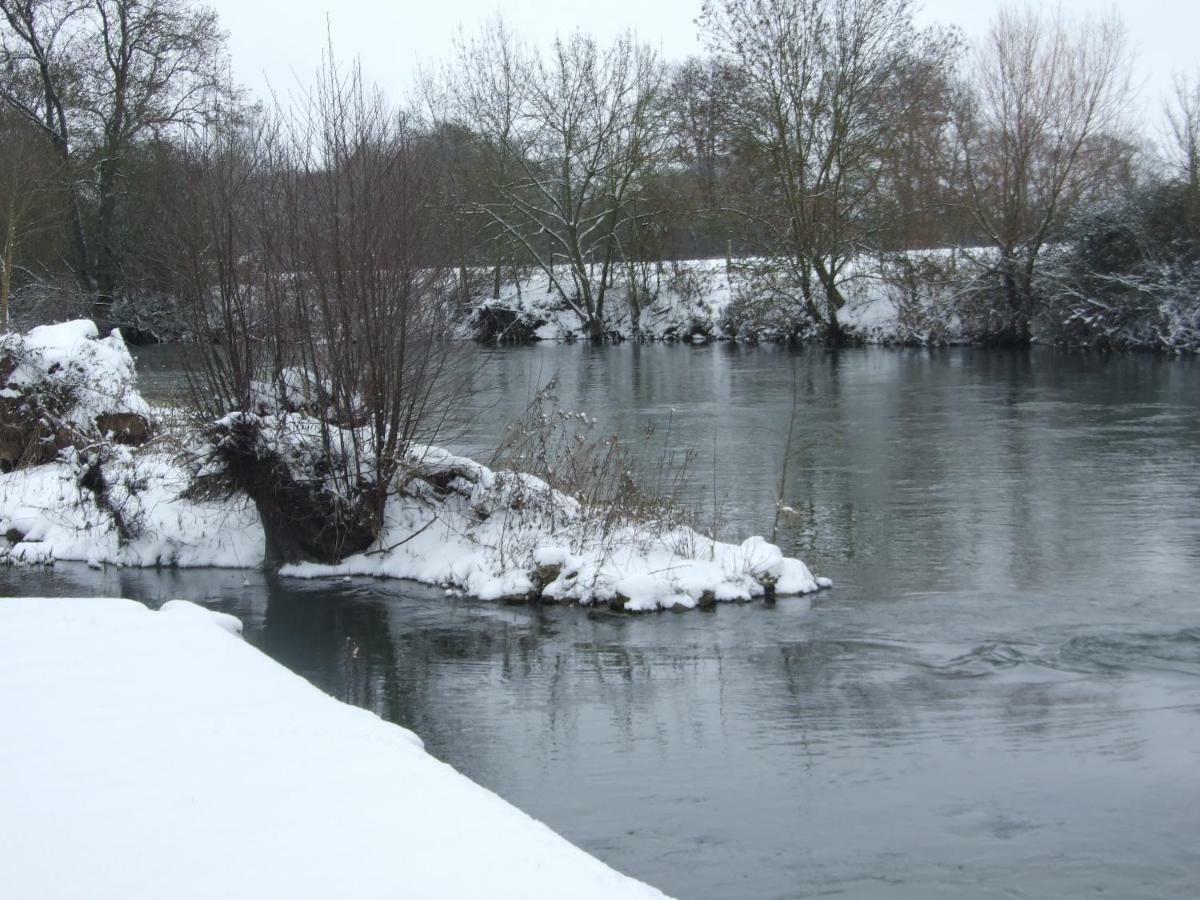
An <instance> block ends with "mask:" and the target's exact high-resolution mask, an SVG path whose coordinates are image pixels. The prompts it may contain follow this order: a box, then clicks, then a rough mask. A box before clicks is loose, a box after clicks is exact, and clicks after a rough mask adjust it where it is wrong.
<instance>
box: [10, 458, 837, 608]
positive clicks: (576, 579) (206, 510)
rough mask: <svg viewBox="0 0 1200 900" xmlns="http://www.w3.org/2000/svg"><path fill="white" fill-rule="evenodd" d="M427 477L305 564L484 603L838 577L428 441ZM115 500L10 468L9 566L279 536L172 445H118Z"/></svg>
mask: <svg viewBox="0 0 1200 900" xmlns="http://www.w3.org/2000/svg"><path fill="white" fill-rule="evenodd" d="M414 468H415V469H416V471H417V472H418V473H419V476H420V477H414V478H412V479H411V480H410V481H409V482H408V485H407V487H406V488H405V489H404V490H403V491H402V492H400V493H398V494H397V495H396V496H394V497H393V498H392V499H391V501H390V502H389V504H388V508H387V513H386V523H385V527H384V530H383V533H382V534H381V535H380V538H379V539H378V541H376V543H375V545H374V547H373V549H371V550H369V551H367V552H366V553H361V554H358V555H355V556H351V557H349V558H347V559H346V560H345V561H344V562H343V563H342V564H341V565H338V566H318V565H315V564H302V565H299V566H290V567H286V568H285V569H283V574H285V575H293V576H298V577H306V578H313V577H321V576H330V575H351V574H354V575H372V576H377V577H387V578H409V579H413V580H415V581H421V582H425V583H427V584H437V585H444V586H447V587H453V588H458V589H461V590H463V591H466V592H467V593H470V594H472V595H474V596H477V597H480V598H481V599H485V600H494V599H501V598H529V599H539V598H540V599H542V600H546V601H558V602H577V603H582V604H595V603H610V604H616V605H620V606H621V607H622V608H624V609H627V610H629V611H647V610H654V609H665V608H671V607H680V608H690V607H695V606H698V605H703V604H705V603H706V602H714V603H715V602H720V601H735V600H741V601H745V600H750V599H752V598H754V597H760V596H762V595H763V594H764V593H765V592H766V591H767V590H768V589H769V588H773V589H774V591H775V592H776V593H777V594H780V595H787V594H804V593H809V592H811V591H815V590H818V589H819V588H822V587H828V586H829V582H828V581H827V580H825V579H818V578H815V577H814V576H813V575H812V573H811V572H809V570H808V568H807V567H806V566H805V565H804V563H802V562H800V561H799V560H796V559H787V558H785V557H784V556H783V554H782V553H781V552H780V550H779V548H778V547H776V546H774V545H772V544H769V543H767V542H766V541H764V540H763V539H762V538H760V537H753V538H749V539H748V540H746V541H743V542H742V543H741V544H728V543H723V542H720V541H713V540H710V539H709V538H707V537H704V536H703V535H700V534H697V533H696V532H694V531H692V530H690V529H687V528H679V527H675V528H669V529H658V528H655V527H654V526H653V525H651V524H646V525H634V524H629V525H626V526H625V527H623V528H620V529H618V530H616V531H614V532H606V533H599V532H598V531H597V530H596V529H595V528H594V527H593V526H592V525H591V524H589V521H588V517H587V511H586V510H584V509H582V508H581V507H580V506H579V504H578V503H576V502H575V501H574V500H572V499H571V498H569V497H566V496H564V495H563V494H560V493H558V492H557V491H554V490H552V489H551V488H550V487H549V486H548V485H546V484H545V483H544V482H542V481H539V480H538V479H536V478H532V477H530V476H528V475H522V474H519V473H515V472H505V471H501V472H494V471H492V470H491V469H489V468H487V467H486V466H483V465H480V464H479V463H476V462H474V461H473V460H470V459H466V458H464V457H459V456H454V455H453V454H450V453H448V452H447V451H445V450H442V449H439V448H435V447H429V448H420V450H419V456H418V457H417V459H416V460H414ZM104 472H105V480H106V481H107V483H108V495H107V502H108V504H109V505H110V506H112V507H114V508H115V510H116V511H117V512H119V513H120V515H121V516H122V518H123V521H124V524H125V527H126V530H127V531H132V533H133V536H132V537H129V538H122V536H121V533H120V529H119V528H118V525H117V522H116V521H115V520H114V510H113V509H110V508H107V507H106V506H102V505H101V504H99V503H98V502H97V500H96V497H95V495H94V494H93V493H92V492H90V491H88V490H87V489H85V488H83V487H81V486H80V483H79V482H80V477H81V467H80V466H79V465H78V464H76V463H75V462H74V461H73V460H72V459H71V458H69V457H68V458H66V459H63V460H60V461H58V462H54V463H48V464H46V465H42V466H34V467H31V468H27V469H21V470H18V471H16V472H10V473H6V474H0V534H3V535H7V541H0V563H5V562H6V563H10V564H43V565H44V564H51V563H53V562H54V561H56V560H63V561H68V560H70V561H78V562H87V563H89V564H91V565H100V564H112V565H121V566H151V567H157V566H180V567H188V566H219V567H231V568H258V567H261V566H262V564H263V557H264V552H265V542H264V537H263V531H262V526H261V524H260V522H259V519H258V515H257V513H256V512H255V511H254V508H253V506H252V505H251V504H250V503H249V502H248V501H246V500H244V499H240V498H233V499H230V500H225V501H216V500H213V501H207V502H201V501H197V500H193V499H189V497H188V495H187V494H186V493H185V491H186V488H187V486H188V484H189V482H190V474H189V472H188V471H187V470H186V469H185V468H183V467H182V466H181V465H180V463H179V462H178V461H177V460H176V459H175V458H173V457H172V456H171V455H169V454H167V453H163V452H159V451H153V450H142V451H136V450H131V449H130V448H116V449H115V451H114V453H113V455H112V458H111V459H110V460H109V461H108V462H106V463H105V465H104Z"/></svg>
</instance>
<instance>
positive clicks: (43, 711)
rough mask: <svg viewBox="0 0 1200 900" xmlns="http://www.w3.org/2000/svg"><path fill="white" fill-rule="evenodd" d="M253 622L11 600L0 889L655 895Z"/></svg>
mask: <svg viewBox="0 0 1200 900" xmlns="http://www.w3.org/2000/svg"><path fill="white" fill-rule="evenodd" d="M240 630H241V625H240V623H239V622H238V621H237V620H236V619H234V618H232V617H231V616H226V615H223V614H219V613H213V612H210V611H208V610H205V609H202V608H200V607H198V606H194V605H193V604H190V603H184V602H180V601H174V602H171V603H168V604H166V605H165V606H164V607H163V608H162V610H160V611H158V612H152V611H150V610H149V609H147V608H146V607H144V606H142V605H140V604H137V603H134V602H132V601H129V600H108V599H94V598H87V599H61V598H57V599H38V598H22V599H0V710H3V723H4V724H3V735H4V737H3V740H0V873H3V874H2V875H0V879H2V881H0V883H2V887H0V893H2V894H3V895H4V896H5V897H12V898H22V900H51V898H83V897H88V898H113V900H117V898H120V900H137V898H143V897H144V898H157V897H172V898H176V900H181V898H191V897H194V898H206V900H207V898H215V897H223V898H240V897H246V898H256V900H257V898H263V897H288V898H309V897H311V898H320V900H330V898H337V897H359V898H383V897H411V898H414V900H415V898H421V900H437V898H464V900H474V898H483V897H487V898H497V900H498V898H514V900H515V898H522V900H534V898H547V900H550V898H553V900H559V898H563V897H571V898H575V900H589V898H595V900H616V898H646V900H648V898H661V897H663V895H662V894H661V893H660V892H659V891H657V890H654V889H653V888H650V887H648V886H646V885H644V884H642V883H640V882H637V881H634V880H633V879H630V878H627V877H625V876H623V875H620V874H619V873H617V872H615V871H614V870H612V869H610V868H609V867H608V866H606V865H604V864H603V863H601V862H600V861H598V860H597V859H595V858H594V857H592V856H590V855H588V854H587V853H584V852H583V851H582V850H580V849H578V848H577V847H574V846H573V845H571V844H569V843H568V842H567V841H565V840H564V839H563V838H561V837H559V836H558V835H556V834H555V833H554V832H552V831H551V830H550V829H549V828H547V827H546V826H545V825H542V824H541V823H539V822H537V821H535V820H534V819H531V818H530V817H529V816H527V815H525V814H524V813H522V812H521V811H519V810H517V809H516V808H515V807H513V806H510V805H509V804H508V803H506V802H504V801H503V800H502V799H500V798H499V797H497V796H496V795H495V794H492V793H491V792H490V791H487V790H485V789H483V788H481V787H479V786H478V785H476V784H474V783H473V782H471V781H470V780H469V779H467V778H465V777H464V776H462V775H460V774H459V773H458V772H456V771H454V770H453V769H452V768H450V767H449V766H447V765H445V764H444V763H441V762H439V761H438V760H436V759H434V758H433V757H431V756H430V755H429V754H427V753H426V752H425V751H424V750H423V749H422V746H421V742H420V740H419V739H418V738H417V737H416V736H415V735H414V734H412V733H411V732H409V731H406V730H405V729H403V728H399V727H397V726H395V725H392V724H389V723H387V722H384V721H382V720H381V719H379V718H378V717H377V716H375V715H374V714H372V713H369V712H367V711H365V710H361V709H357V708H355V707H351V706H346V705H344V704H342V703H339V702H338V701H336V700H334V699H332V698H331V697H328V696H326V695H325V694H323V693H321V692H320V691H319V690H317V689H316V688H314V687H313V686H312V685H310V684H309V683H308V682H307V681H305V680H304V679H302V678H300V677H299V676H298V675H294V674H292V673H291V672H289V671H287V670H286V669H284V668H283V667H282V666H279V665H277V664H276V663H274V662H273V661H271V660H270V659H268V658H267V657H266V656H263V655H262V654H260V653H259V652H258V651H257V650H255V649H253V648H252V647H250V646H249V645H247V644H245V643H244V642H243V641H242V640H241V638H240V637H239V636H238V633H239V632H240ZM631 814H636V813H635V811H631Z"/></svg>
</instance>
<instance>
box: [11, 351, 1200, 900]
mask: <svg viewBox="0 0 1200 900" xmlns="http://www.w3.org/2000/svg"><path fill="white" fill-rule="evenodd" d="M141 367H142V372H143V373H144V375H145V376H146V377H147V378H148V380H149V381H151V383H152V384H157V385H159V387H160V388H162V389H164V390H165V389H166V388H167V387H168V386H169V384H170V382H171V378H172V377H173V376H172V372H171V366H170V363H169V358H168V357H167V356H163V357H161V358H157V357H155V356H154V355H153V353H151V354H148V355H143V357H142V360H141ZM156 373H157V374H156ZM554 373H557V374H558V376H559V379H560V387H559V396H560V399H561V401H562V403H563V405H564V406H566V407H569V408H574V409H581V410H586V411H588V412H590V413H592V414H594V415H595V416H597V417H598V418H599V420H600V422H601V425H600V426H598V427H600V428H608V427H615V425H616V424H617V423H619V424H621V425H622V426H623V428H624V430H626V431H627V432H632V431H634V430H638V429H640V428H641V427H642V426H644V425H646V424H647V423H654V424H655V426H656V429H657V430H656V440H657V441H658V443H659V444H661V443H662V442H669V443H671V444H672V445H673V446H677V447H684V446H691V447H695V448H696V449H697V450H698V451H699V453H700V455H699V459H698V460H697V462H696V463H695V464H694V465H693V467H692V468H691V470H690V471H689V475H688V482H687V483H688V488H689V495H690V499H691V501H692V502H693V503H695V504H696V505H697V507H698V508H702V509H703V510H705V512H704V515H705V516H706V517H710V518H711V516H712V511H713V508H714V507H715V508H716V509H717V510H718V514H717V516H716V519H717V521H718V523H719V527H720V528H721V529H722V530H723V531H724V532H725V533H726V534H727V535H729V536H730V537H733V536H737V537H743V536H745V535H746V534H750V533H769V530H770V528H771V526H772V522H773V519H774V507H775V501H776V496H777V493H778V480H779V473H780V465H781V460H782V457H783V453H784V443H785V437H786V433H787V429H788V420H789V416H790V411H791V409H792V406H793V403H794V402H795V404H796V409H797V415H798V418H797V439H796V441H795V445H794V447H793V452H794V456H793V459H792V462H791V464H790V478H789V479H788V482H787V485H786V489H785V492H784V493H785V497H784V499H785V502H786V503H787V504H788V505H789V506H790V507H792V508H794V509H795V510H796V514H795V515H789V516H787V517H785V518H784V519H782V520H781V532H780V542H781V543H782V544H784V546H785V548H786V549H788V550H789V551H790V552H793V553H796V554H798V555H800V556H802V557H803V558H805V559H806V561H808V563H809V564H810V566H811V567H812V568H813V569H814V571H817V572H819V573H820V574H823V575H828V576H830V577H832V578H833V579H834V580H835V583H836V586H835V588H834V590H832V591H829V592H824V593H822V594H819V595H817V596H816V597H814V598H811V599H810V600H809V599H801V600H783V601H781V602H780V603H779V604H778V605H777V606H775V607H774V608H766V607H763V606H762V605H759V604H753V605H748V606H722V607H721V608H720V609H718V610H717V611H716V612H714V613H711V614H709V613H700V612H692V613H686V614H678V613H664V614H659V615H653V616H644V617H628V616H622V615H615V614H611V613H608V612H597V611H586V610H580V609H562V608H543V609H534V608H524V607H506V606H499V605H495V604H484V603H477V602H472V601H467V600H464V599H461V598H456V597H448V596H446V595H445V594H444V593H443V592H441V591H439V590H435V589H431V588H424V587H420V586H416V585H411V584H404V583H394V582H393V583H389V582H375V581H369V580H355V581H352V582H318V583H306V582H296V581H278V580H275V579H268V578H265V577H264V576H262V575H261V574H257V573H251V574H250V576H249V577H248V578H244V575H243V573H240V572H238V573H234V572H219V571H202V572H196V571H193V572H162V573H156V572H141V571H128V570H126V571H119V570H111V569H110V570H108V571H105V572H101V573H94V572H90V571H89V570H87V569H85V568H82V567H77V566H68V565H60V566H59V567H58V568H57V569H56V570H54V571H53V572H52V573H48V574H41V573H34V572H25V571H22V572H8V573H0V590H5V591H7V592H10V593H26V594H36V593H80V594H120V595H124V596H129V597H136V598H140V599H143V600H146V601H147V602H150V603H152V604H156V603H158V602H161V601H163V600H166V599H170V598H174V597H187V598H191V599H199V600H203V601H205V602H207V603H210V604H211V605H212V606H214V607H216V608H219V609H223V610H226V611H229V612H232V613H234V614H236V615H238V616H240V617H242V618H243V620H244V621H245V622H246V626H247V637H248V639H249V640H251V641H252V642H253V643H255V644H256V645H258V646H260V647H261V648H263V649H264V650H265V651H266V652H267V653H269V654H271V655H272V656H273V657H275V658H276V659H278V660H279V661H280V662H282V663H283V664H285V665H287V666H289V667H290V668H292V669H294V670H295V671H297V672H299V673H301V674H303V675H304V676H306V677H308V678H310V679H311V680H312V681H313V682H314V683H316V684H317V685H319V686H320V687H322V688H323V689H325V690H327V691H329V692H330V693H332V694H333V695H334V696H337V697H340V698H342V699H345V700H347V701H349V702H353V703H357V704H359V705H362V706H365V707H367V708H370V709H373V710H375V711H377V712H379V713H380V714H381V715H383V716H384V717H386V718H389V719H391V720H393V721H396V722H400V723H401V724H404V725H406V726H408V727H410V728H413V729H415V730H416V731H418V732H419V733H420V734H421V735H422V737H423V738H424V739H425V741H426V744H427V746H428V748H429V749H430V750H431V751H432V752H433V753H435V754H436V755H437V756H439V757H441V758H442V759H445V760H446V761H448V762H450V763H451V764H453V765H455V766H456V767H457V768H459V769H460V770H461V771H463V772H465V773H466V774H467V775H469V776H470V777H472V778H474V779H475V780H477V781H479V782H481V783H482V784H484V785H486V786H488V787H490V788H492V789H494V790H496V791H497V792H498V793H500V794H501V795H502V796H504V797H505V798H506V799H508V800H510V801H512V802H514V803H516V804H517V805H518V806H520V807H521V808H523V809H525V810H527V811H528V812H529V813H531V814H532V815H534V816H536V817H538V818H540V819H543V820H544V821H546V822H547V823H548V824H549V825H551V827H553V828H555V829H556V830H557V831H559V832H560V833H562V834H564V835H565V836H566V837H568V838H569V839H571V840H572V841H575V842H576V843H578V844H580V845H581V846H583V847H584V848H586V849H588V850H590V851H591V852H593V853H595V854H597V855H598V856H600V857H601V858H602V859H604V860H605V861H607V862H609V863H611V864H613V865H614V866H616V867H617V868H619V869H621V870H622V871H625V872H627V873H629V874H631V875H634V876H637V877H639V878H642V879H645V880H647V881H649V882H651V883H653V884H655V885H657V886H659V887H661V888H662V889H663V890H665V891H667V892H668V893H672V894H675V895H677V896H680V897H696V898H713V900H716V898H791V897H809V896H827V895H834V896H838V895H841V896H847V897H905V898H927V897H988V898H990V897H997V898H999V897H1081V896H1097V895H1108V896H1114V897H1122V898H1136V897H1146V898H1151V897H1155V898H1161V897H1184V896H1195V895H1197V894H1198V893H1200V599H1198V596H1200V589H1198V585H1200V366H1198V365H1197V364H1196V363H1195V361H1192V360H1186V359H1185V360H1168V359H1163V358H1158V357H1143V356H1133V355H1128V356H1099V355H1088V354H1068V353H1059V352H1056V351H1051V350H1036V351H1034V352H1031V353H1021V354H1008V353H997V352H987V351H977V350H952V351H941V352H932V353H931V352H923V351H922V352H914V351H891V350H878V349H871V350H854V351H843V352H841V353H830V352H826V351H821V350H804V351H788V350H785V349H782V348H770V347H768V348H761V349H753V348H731V347H724V346H717V347H707V348H690V347H660V346H652V347H638V346H622V347H609V348H599V349H593V348H588V347H538V348H529V349H519V350H505V351H497V352H485V351H481V365H480V368H479V371H478V374H477V376H476V389H477V395H476V398H475V399H474V401H473V406H474V410H473V415H472V416H471V417H470V419H469V425H468V427H467V428H466V430H465V431H463V432H462V433H461V434H459V435H458V436H457V437H456V442H457V446H459V448H460V449H463V450H466V451H469V452H473V453H481V452H482V451H484V450H485V449H489V448H490V447H492V446H494V445H495V443H496V440H497V438H498V436H499V434H500V432H501V430H502V428H503V425H504V424H505V423H506V422H508V421H511V419H512V418H514V417H515V416H516V415H517V414H519V412H520V410H521V409H522V408H523V407H524V406H525V404H526V402H527V400H528V397H529V396H530V394H531V392H532V390H533V389H534V385H536V384H538V383H540V382H542V381H544V380H545V379H546V378H548V377H549V376H550V375H551V374H554ZM156 379H157V380H156ZM668 425H669V427H668ZM650 452H657V451H656V450H655V449H653V448H651V451H650ZM244 582H248V583H244Z"/></svg>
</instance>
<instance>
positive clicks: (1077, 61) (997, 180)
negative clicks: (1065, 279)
mask: <svg viewBox="0 0 1200 900" xmlns="http://www.w3.org/2000/svg"><path fill="white" fill-rule="evenodd" d="M1128 99H1129V51H1128V44H1127V41H1126V38H1125V30H1124V28H1123V26H1122V25H1121V23H1120V21H1119V20H1118V19H1116V18H1114V17H1109V18H1099V19H1097V18H1085V19H1083V20H1081V21H1079V22H1072V21H1070V20H1068V19H1066V18H1064V17H1063V16H1062V15H1061V14H1055V15H1053V16H1048V15H1045V14H1042V13H1038V12H1034V11H1033V10H1031V9H1024V10H1020V9H1014V8H1005V9H1003V10H1001V12H1000V14H999V15H998V17H997V18H996V20H995V22H994V23H993V25H992V28H991V30H990V31H989V32H988V34H987V36H986V38H985V39H984V40H983V42H982V43H981V44H980V45H979V47H978V48H977V49H976V52H975V54H974V57H973V58H972V60H971V65H970V67H969V70H968V73H967V76H966V83H965V85H964V88H963V95H962V101H961V104H960V108H959V113H958V118H957V129H958V140H959V146H960V149H961V153H962V163H963V166H962V168H963V175H964V177H963V181H962V202H963V203H964V204H965V206H966V207H967V208H968V209H969V210H970V212H971V214H972V215H973V217H974V218H975V220H976V222H977V223H978V225H979V227H980V229H981V230H982V232H983V233H984V235H985V236H986V238H987V241H988V242H989V244H990V245H991V246H992V247H993V248H994V249H995V252H996V253H997V259H996V262H995V271H996V274H997V276H998V278H999V280H1000V283H1001V290H1002V297H1003V301H1004V305H1005V307H1006V309H1005V310H1004V311H1003V312H1002V313H1001V315H1000V321H998V322H997V325H996V332H997V335H996V336H997V338H998V339H1000V340H1016V341H1028V339H1029V329H1030V321H1031V319H1032V317H1033V315H1034V312H1035V308H1034V307H1035V302H1036V298H1035V296H1034V281H1035V279H1034V276H1035V273H1036V269H1037V264H1038V259H1039V255H1040V254H1041V252H1042V250H1043V248H1044V247H1045V246H1046V243H1047V242H1048V241H1049V240H1051V239H1052V238H1053V236H1054V235H1055V230H1056V228H1058V227H1060V226H1061V225H1062V223H1063V222H1064V220H1065V217H1066V215H1067V214H1068V213H1069V212H1070V211H1071V210H1072V209H1073V208H1074V207H1075V206H1076V205H1077V204H1078V203H1079V202H1080V201H1081V200H1082V199H1083V198H1085V197H1086V196H1087V194H1088V193H1089V192H1090V191H1095V190H1096V189H1097V188H1098V187H1100V186H1102V185H1103V184H1104V183H1105V180H1106V171H1107V170H1108V169H1109V168H1110V167H1111V166H1112V165H1113V164H1114V163H1116V162H1119V159H1120V154H1121V152H1122V150H1123V147H1122V143H1121V141H1122V138H1123V135H1124V119H1125V115H1126V106H1127V103H1128Z"/></svg>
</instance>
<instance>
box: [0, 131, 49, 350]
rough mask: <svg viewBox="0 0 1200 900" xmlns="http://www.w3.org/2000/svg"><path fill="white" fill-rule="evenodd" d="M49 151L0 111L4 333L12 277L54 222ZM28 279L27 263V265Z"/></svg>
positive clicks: (0, 309)
mask: <svg viewBox="0 0 1200 900" xmlns="http://www.w3.org/2000/svg"><path fill="white" fill-rule="evenodd" d="M48 149H49V148H48V146H47V145H46V142H45V141H44V140H42V137H41V135H40V134H38V133H37V132H36V131H34V129H32V128H31V127H30V126H29V124H28V123H27V122H25V121H23V120H21V119H19V118H17V117H15V116H14V115H13V114H12V113H10V112H9V111H7V110H0V158H2V159H3V160H4V165H3V167H2V168H0V330H5V331H7V330H8V327H9V303H10V299H11V297H12V291H13V274H14V272H15V270H16V269H17V267H18V265H19V262H18V259H19V256H20V254H22V253H23V252H24V251H25V249H26V248H27V247H28V245H29V244H30V243H31V239H32V238H34V237H35V236H37V235H38V233H39V232H41V231H43V230H45V228H46V227H47V226H48V224H49V223H50V222H52V221H53V213H54V210H55V207H56V206H57V203H56V202H55V200H54V199H53V194H54V190H53V186H52V180H53V179H52V174H53V166H52V165H49V164H48V162H49V161H48V160H47V156H48V155H49V154H48V153H47V150H48ZM23 268H24V272H25V273H26V275H27V276H28V275H29V274H30V268H29V265H28V262H27V263H26V264H25V265H24V267H23Z"/></svg>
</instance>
